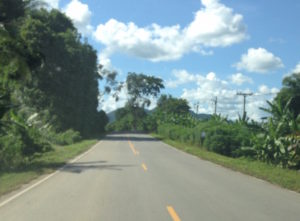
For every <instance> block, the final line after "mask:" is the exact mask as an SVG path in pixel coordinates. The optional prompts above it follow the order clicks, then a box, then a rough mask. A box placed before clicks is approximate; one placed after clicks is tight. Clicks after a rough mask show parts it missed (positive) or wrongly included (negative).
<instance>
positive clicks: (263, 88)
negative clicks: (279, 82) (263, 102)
mask: <svg viewBox="0 0 300 221" xmlns="http://www.w3.org/2000/svg"><path fill="white" fill-rule="evenodd" d="M278 92H279V89H278V88H275V87H273V88H269V87H268V86H267V85H264V84H263V85H260V86H259V87H258V93H260V94H262V95H263V94H276V93H278Z"/></svg>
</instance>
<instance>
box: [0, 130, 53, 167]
mask: <svg viewBox="0 0 300 221" xmlns="http://www.w3.org/2000/svg"><path fill="white" fill-rule="evenodd" d="M50 150H52V147H51V145H50V144H49V143H48V142H47V141H45V140H44V139H43V138H42V136H41V135H40V133H39V131H38V130H37V129H36V128H34V127H22V126H19V125H15V124H13V125H12V126H11V127H9V129H8V131H6V134H5V135H3V134H2V135H1V136H0V165H1V168H0V170H3V169H14V168H17V167H19V166H20V165H22V163H25V162H26V161H27V160H30V159H32V158H33V157H35V153H43V152H47V151H50Z"/></svg>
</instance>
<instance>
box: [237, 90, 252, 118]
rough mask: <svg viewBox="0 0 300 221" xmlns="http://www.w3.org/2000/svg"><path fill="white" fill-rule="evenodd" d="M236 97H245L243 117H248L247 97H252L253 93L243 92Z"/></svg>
mask: <svg viewBox="0 0 300 221" xmlns="http://www.w3.org/2000/svg"><path fill="white" fill-rule="evenodd" d="M236 95H240V96H243V97H244V108H243V116H244V117H246V97H247V96H252V95H253V93H242V92H237V94H236Z"/></svg>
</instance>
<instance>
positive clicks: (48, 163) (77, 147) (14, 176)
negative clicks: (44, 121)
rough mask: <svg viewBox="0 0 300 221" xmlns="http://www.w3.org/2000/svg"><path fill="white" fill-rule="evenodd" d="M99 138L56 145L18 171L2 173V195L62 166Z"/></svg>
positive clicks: (0, 190)
mask: <svg viewBox="0 0 300 221" xmlns="http://www.w3.org/2000/svg"><path fill="white" fill-rule="evenodd" d="M97 142H98V140H84V141H81V142H78V143H76V144H72V145H67V146H58V145H54V146H53V148H54V150H53V151H51V152H47V153H45V154H42V155H41V156H39V157H36V158H35V159H34V160H33V161H32V162H30V163H29V164H27V165H26V166H25V167H24V168H22V169H19V170H17V171H10V172H2V173H0V196H1V195H3V194H5V193H8V192H10V191H13V190H15V189H18V188H20V186H22V185H23V184H26V183H28V182H30V181H32V180H33V179H35V178H37V177H39V176H40V175H43V174H48V173H51V172H53V171H55V170H56V169H58V168H59V167H62V166H63V165H64V164H65V163H66V162H67V161H68V160H70V159H72V158H74V157H75V156H77V155H79V154H80V153H83V152H84V151H86V150H88V149H89V148H90V147H91V146H93V145H94V144H96V143H97Z"/></svg>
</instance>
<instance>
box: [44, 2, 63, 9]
mask: <svg viewBox="0 0 300 221" xmlns="http://www.w3.org/2000/svg"><path fill="white" fill-rule="evenodd" d="M43 1H44V2H45V3H47V4H48V6H49V7H50V8H58V6H59V2H60V0H43Z"/></svg>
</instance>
